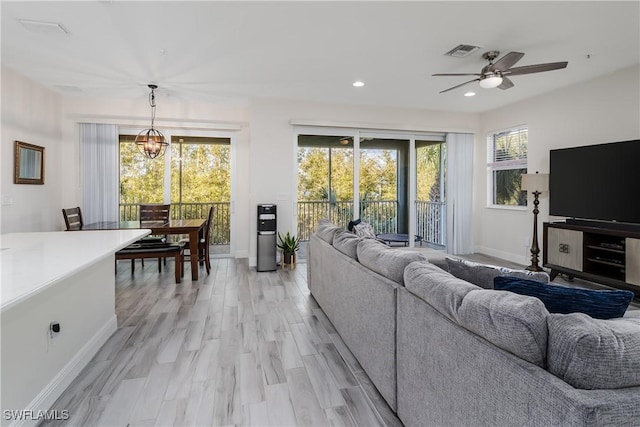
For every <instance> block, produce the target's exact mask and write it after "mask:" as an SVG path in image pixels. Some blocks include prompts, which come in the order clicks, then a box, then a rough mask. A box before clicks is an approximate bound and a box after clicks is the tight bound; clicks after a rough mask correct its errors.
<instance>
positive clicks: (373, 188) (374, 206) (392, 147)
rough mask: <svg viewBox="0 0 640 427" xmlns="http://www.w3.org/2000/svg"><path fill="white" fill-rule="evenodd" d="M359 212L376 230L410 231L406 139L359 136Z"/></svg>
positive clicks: (389, 231)
mask: <svg viewBox="0 0 640 427" xmlns="http://www.w3.org/2000/svg"><path fill="white" fill-rule="evenodd" d="M359 153H360V162H359V165H360V167H359V171H360V174H359V175H360V184H359V185H360V215H359V218H360V219H361V220H362V221H366V222H368V223H369V224H371V225H372V226H373V230H374V232H375V233H376V234H388V233H394V234H397V233H400V234H409V209H408V205H409V204H408V200H409V199H408V197H409V174H408V172H409V140H404V139H392V138H381V137H366V136H363V137H361V138H360V150H359Z"/></svg>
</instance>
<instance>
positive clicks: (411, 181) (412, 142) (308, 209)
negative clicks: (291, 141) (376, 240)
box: [296, 128, 446, 247]
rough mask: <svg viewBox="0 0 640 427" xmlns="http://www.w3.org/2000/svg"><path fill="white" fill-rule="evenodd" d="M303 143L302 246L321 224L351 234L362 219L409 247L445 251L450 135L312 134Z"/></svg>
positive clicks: (304, 133) (299, 138) (305, 133)
mask: <svg viewBox="0 0 640 427" xmlns="http://www.w3.org/2000/svg"><path fill="white" fill-rule="evenodd" d="M324 132H326V134H324V135H323V134H322V133H324ZM296 143H297V161H298V162H297V167H298V183H297V202H298V203H297V205H298V208H297V227H298V235H299V236H300V238H301V239H302V240H303V241H305V240H308V239H309V236H310V235H311V234H312V233H313V231H314V230H315V227H316V224H317V222H318V220H319V219H322V218H328V219H330V220H331V221H332V222H334V223H336V224H339V225H341V226H343V227H347V225H348V223H349V221H351V220H354V219H358V218H359V219H361V220H362V221H366V222H368V223H370V224H371V225H372V226H373V229H374V232H375V233H376V234H400V235H402V236H396V237H397V238H399V239H405V243H406V244H408V245H413V244H414V243H417V242H421V244H424V243H425V242H426V243H427V244H430V245H433V246H435V247H442V246H443V245H444V242H445V239H444V238H445V233H446V230H445V227H444V226H445V222H446V221H445V192H444V187H445V185H444V182H445V177H446V176H445V170H444V165H445V155H446V150H445V148H444V147H445V145H444V134H435V133H434V134H402V133H384V132H364V131H362V132H360V131H358V130H350V131H349V132H345V131H344V130H343V131H340V130H339V129H334V130H328V129H316V128H312V129H307V128H305V129H304V130H302V129H300V130H299V132H298V133H297V135H296ZM416 236H417V237H416Z"/></svg>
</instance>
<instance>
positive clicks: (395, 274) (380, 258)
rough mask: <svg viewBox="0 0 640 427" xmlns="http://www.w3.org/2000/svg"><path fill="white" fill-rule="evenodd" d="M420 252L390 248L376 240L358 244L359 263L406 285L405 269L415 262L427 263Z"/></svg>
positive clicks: (365, 240)
mask: <svg viewBox="0 0 640 427" xmlns="http://www.w3.org/2000/svg"><path fill="white" fill-rule="evenodd" d="M426 260H427V259H426V257H425V256H424V255H423V254H421V253H419V252H409V251H403V250H399V249H394V248H390V247H388V246H387V245H385V244H384V243H381V242H378V241H377V240H374V239H362V240H361V241H360V242H359V243H358V261H360V263H361V264H362V265H364V266H365V267H367V268H369V269H370V270H373V271H375V272H376V273H378V274H381V275H382V276H384V277H386V278H387V279H390V280H393V281H394V282H396V283H398V284H400V285H404V269H405V267H406V266H407V265H409V264H410V263H412V262H413V261H426Z"/></svg>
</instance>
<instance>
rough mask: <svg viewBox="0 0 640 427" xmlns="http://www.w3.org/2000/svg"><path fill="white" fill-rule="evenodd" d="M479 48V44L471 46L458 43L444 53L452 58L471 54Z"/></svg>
mask: <svg viewBox="0 0 640 427" xmlns="http://www.w3.org/2000/svg"><path fill="white" fill-rule="evenodd" d="M478 49H480V46H473V45H470V44H459V45H458V46H456V47H454V48H453V49H451V50H450V51H449V52H447V53H445V55H447V56H453V57H454V58H464V57H465V56H468V55H471V54H472V53H473V52H475V51H476V50H478Z"/></svg>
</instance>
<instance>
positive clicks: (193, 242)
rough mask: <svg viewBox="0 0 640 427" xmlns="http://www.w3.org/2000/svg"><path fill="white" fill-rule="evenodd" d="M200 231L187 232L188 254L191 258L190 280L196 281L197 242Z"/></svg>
mask: <svg viewBox="0 0 640 427" xmlns="http://www.w3.org/2000/svg"><path fill="white" fill-rule="evenodd" d="M199 240H200V230H193V231H189V253H190V254H191V256H190V257H189V258H190V259H191V280H198V257H197V254H198V241H199Z"/></svg>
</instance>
